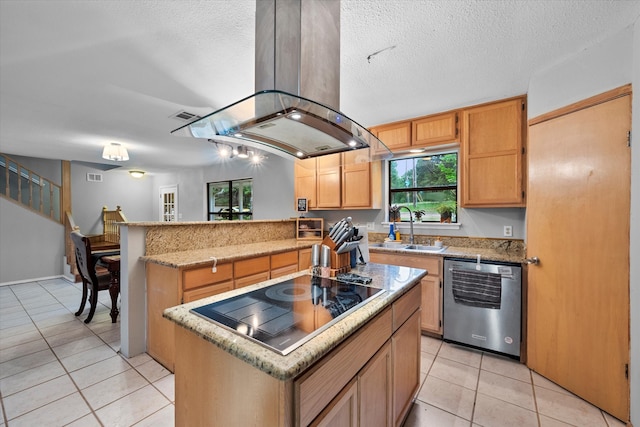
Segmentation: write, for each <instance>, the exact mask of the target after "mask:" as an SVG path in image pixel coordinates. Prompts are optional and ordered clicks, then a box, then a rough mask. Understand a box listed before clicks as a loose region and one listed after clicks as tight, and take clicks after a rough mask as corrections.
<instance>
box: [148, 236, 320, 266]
mask: <svg viewBox="0 0 640 427" xmlns="http://www.w3.org/2000/svg"><path fill="white" fill-rule="evenodd" d="M319 242H320V240H318V241H315V240H296V239H286V240H271V241H267V242H259V243H247V244H244V245H229V246H220V247H214V248H206V249H194V250H190V251H181V252H169V253H164V254H158V255H145V256H142V257H140V259H141V260H142V261H144V262H151V263H154V264H160V265H164V266H167V267H173V268H185V267H197V266H201V265H206V264H211V263H212V262H213V260H212V257H215V258H216V259H217V260H218V261H217V262H218V263H222V262H231V261H235V260H239V259H245V258H250V257H256V256H262V255H270V254H277V253H280V252H287V251H291V250H297V249H305V248H310V247H311V246H312V245H313V244H314V243H319Z"/></svg>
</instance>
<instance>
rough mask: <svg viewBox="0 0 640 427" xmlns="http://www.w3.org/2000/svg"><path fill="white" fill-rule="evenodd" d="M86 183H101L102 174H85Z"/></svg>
mask: <svg viewBox="0 0 640 427" xmlns="http://www.w3.org/2000/svg"><path fill="white" fill-rule="evenodd" d="M87 181H89V182H102V174H101V173H91V172H89V173H87Z"/></svg>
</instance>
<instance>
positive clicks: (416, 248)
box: [403, 245, 447, 252]
mask: <svg viewBox="0 0 640 427" xmlns="http://www.w3.org/2000/svg"><path fill="white" fill-rule="evenodd" d="M403 249H407V250H410V251H425V252H442V251H444V250H445V249H447V247H446V246H427V245H407V246H405V247H404V248H403Z"/></svg>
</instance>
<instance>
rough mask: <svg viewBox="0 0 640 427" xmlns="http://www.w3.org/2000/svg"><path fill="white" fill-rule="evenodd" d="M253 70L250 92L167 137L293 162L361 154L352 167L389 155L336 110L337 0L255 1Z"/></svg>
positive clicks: (338, 78)
mask: <svg viewBox="0 0 640 427" xmlns="http://www.w3.org/2000/svg"><path fill="white" fill-rule="evenodd" d="M255 72H256V93H255V94H253V95H251V96H248V97H246V98H244V99H241V100H240V101H237V102H235V103H233V104H231V105H229V106H227V107H224V108H222V109H219V110H217V111H214V112H213V113H211V114H209V115H207V116H204V117H202V118H199V119H197V120H195V121H193V122H191V123H189V124H188V125H185V126H182V127H180V128H178V129H175V130H174V131H173V132H172V133H173V134H174V135H178V136H188V137H194V138H204V139H209V140H211V141H212V142H227V143H229V142H231V143H235V144H238V145H248V146H253V147H256V148H262V149H265V150H266V151H269V152H272V153H275V154H284V153H286V155H290V156H293V157H295V158H298V159H305V158H311V157H317V156H322V155H327V154H333V153H340V152H343V151H350V150H358V149H365V148H371V149H370V150H365V151H363V152H362V153H363V156H357V157H358V158H359V159H360V160H359V161H363V160H365V159H364V157H366V160H368V161H373V160H379V159H387V158H390V157H392V155H391V152H390V151H389V149H388V148H387V147H386V146H385V145H384V144H383V143H382V142H381V141H380V140H378V139H377V138H376V137H375V136H374V135H373V134H372V133H371V132H369V131H368V130H367V129H366V128H365V127H363V126H361V125H359V124H358V123H357V122H355V121H354V120H352V119H350V118H349V117H348V116H347V115H345V114H344V113H342V112H340V111H339V99H340V1H339V0H323V1H316V0H258V1H256V70H255Z"/></svg>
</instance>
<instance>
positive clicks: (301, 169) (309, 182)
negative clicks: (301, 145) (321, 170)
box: [293, 158, 318, 209]
mask: <svg viewBox="0 0 640 427" xmlns="http://www.w3.org/2000/svg"><path fill="white" fill-rule="evenodd" d="M293 170H294V194H295V197H294V203H295V201H296V199H298V198H305V199H307V207H308V208H315V207H316V204H317V202H318V200H317V197H316V159H315V158H313V159H304V160H296V162H295V165H294V169H293ZM296 209H297V205H296Z"/></svg>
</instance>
